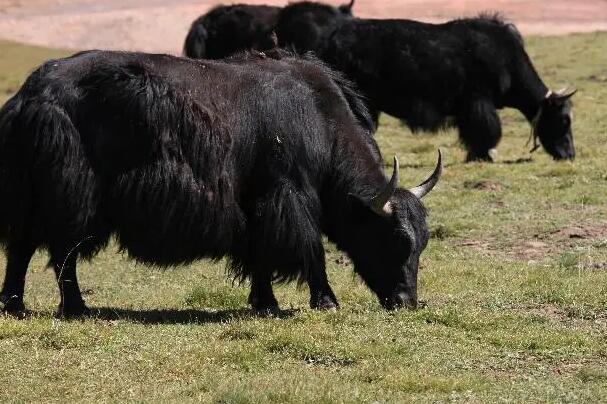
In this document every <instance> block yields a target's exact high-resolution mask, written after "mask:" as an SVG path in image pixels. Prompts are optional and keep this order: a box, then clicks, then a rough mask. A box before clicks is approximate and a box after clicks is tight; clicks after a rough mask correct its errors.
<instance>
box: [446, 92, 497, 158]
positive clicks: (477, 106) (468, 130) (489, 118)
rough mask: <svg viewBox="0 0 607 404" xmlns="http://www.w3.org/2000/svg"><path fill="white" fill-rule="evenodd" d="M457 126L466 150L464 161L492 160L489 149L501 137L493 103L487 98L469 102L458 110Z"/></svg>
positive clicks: (495, 144)
mask: <svg viewBox="0 0 607 404" xmlns="http://www.w3.org/2000/svg"><path fill="white" fill-rule="evenodd" d="M457 126H458V129H459V136H460V139H461V140H462V142H463V143H464V146H465V147H466V150H467V151H468V155H467V157H466V162H471V161H489V162H492V161H493V158H492V157H491V156H490V154H489V151H490V150H491V149H493V148H495V146H497V144H498V143H499V141H500V139H501V137H502V125H501V122H500V118H499V115H498V114H497V111H496V109H495V106H494V105H493V103H492V102H491V101H489V100H475V101H472V102H470V103H469V104H468V105H467V106H466V107H465V108H463V109H462V110H461V111H460V112H459V114H458V116H457Z"/></svg>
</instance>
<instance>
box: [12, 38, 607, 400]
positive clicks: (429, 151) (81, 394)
mask: <svg viewBox="0 0 607 404" xmlns="http://www.w3.org/2000/svg"><path fill="white" fill-rule="evenodd" d="M527 42H528V45H527V46H528V51H529V53H530V54H531V57H532V59H533V60H534V62H535V64H536V65H537V67H538V69H539V70H540V72H541V74H542V77H543V78H544V79H545V81H546V82H547V83H548V84H549V85H550V86H551V87H553V88H559V87H561V86H564V85H570V86H574V87H576V88H578V89H579V93H578V94H577V95H576V96H575V107H574V111H575V112H574V114H575V116H574V134H575V142H576V146H577V152H578V158H577V159H576V161H575V162H573V163H570V162H563V163H555V162H553V161H552V160H550V158H548V156H547V155H546V154H545V153H544V152H541V151H538V152H536V153H535V154H533V155H530V154H529V152H528V150H529V148H530V146H528V145H526V142H527V139H528V137H529V127H528V125H527V124H526V123H525V122H524V120H523V119H522V117H521V115H520V114H518V113H517V112H513V111H506V112H504V113H503V114H502V120H503V124H504V138H503V141H502V143H501V144H500V146H499V149H498V155H497V158H496V160H497V162H496V163H494V164H484V163H478V164H477V163H475V164H463V163H462V161H463V160H464V152H463V151H462V149H461V148H460V146H459V144H458V141H457V137H456V135H455V133H453V132H448V133H443V134H439V135H430V134H417V135H412V134H411V133H410V132H409V131H408V130H406V129H405V128H404V127H403V126H401V124H400V123H399V122H398V121H396V120H394V119H391V118H388V117H383V118H382V121H381V124H382V125H381V128H380V131H379V133H378V135H377V139H378V142H379V144H380V146H381V149H382V151H383V153H384V156H385V160H386V163H388V162H390V161H391V156H392V155H394V154H396V155H398V156H399V157H400V161H401V182H402V183H401V185H402V186H411V185H415V184H416V183H417V182H419V181H420V180H422V179H423V178H424V177H425V176H426V175H427V174H428V173H429V172H430V171H431V169H432V167H433V165H434V162H435V159H436V149H437V148H438V147H441V148H442V150H443V152H444V155H445V159H446V168H445V172H444V176H443V178H442V181H441V182H440V185H439V186H438V187H437V189H436V190H435V191H434V192H433V193H431V194H430V195H429V196H428V197H427V198H426V199H425V203H426V205H427V207H428V209H429V214H430V216H429V219H428V220H429V224H430V227H431V229H432V234H433V238H432V240H431V242H430V244H429V246H428V248H427V250H426V251H425V253H424V254H423V256H422V260H421V270H420V279H419V285H420V290H419V295H420V297H421V299H423V300H425V301H427V307H426V308H424V309H420V310H417V311H407V310H402V311H398V312H390V313H389V312H385V311H383V310H382V309H380V307H379V305H378V303H377V301H376V299H375V297H374V296H372V295H371V293H370V292H369V291H368V290H367V289H366V288H365V287H364V285H362V284H361V282H360V281H359V280H358V279H357V278H356V277H355V276H353V275H352V270H351V269H352V267H351V264H350V263H349V261H348V260H347V259H346V258H345V257H344V256H343V255H342V254H341V253H339V252H338V251H336V249H335V248H334V247H333V246H331V245H329V244H327V250H328V255H327V262H328V272H329V277H330V280H331V283H332V285H333V287H334V289H335V292H336V293H337V296H338V298H339V299H340V302H341V305H342V307H341V309H340V310H339V311H338V312H336V313H319V312H315V311H311V310H310V309H308V308H307V300H308V295H307V290H305V288H304V289H301V290H298V289H297V288H296V287H295V286H294V285H287V286H281V287H278V288H277V295H278V298H279V301H280V303H281V305H282V308H283V309H285V311H284V312H283V313H281V314H280V315H277V316H274V317H267V318H264V317H259V316H255V315H254V314H252V313H251V312H250V311H249V310H248V309H246V296H247V293H248V290H247V287H246V285H244V286H238V285H232V284H231V282H230V281H229V280H226V277H225V274H224V265H223V264H222V263H219V264H212V263H208V262H200V263H198V264H196V265H193V266H191V267H187V268H176V269H171V270H166V271H161V270H156V269H149V268H145V267H142V266H139V265H136V264H134V263H133V262H131V261H129V260H127V259H126V258H125V257H123V256H121V255H120V254H118V253H117V252H116V251H115V248H111V249H109V250H108V251H106V252H104V253H102V254H100V255H99V256H98V257H97V258H96V259H95V260H93V261H92V263H83V264H82V265H80V270H79V273H80V276H81V279H82V287H83V289H84V291H85V298H86V300H87V302H88V304H89V305H90V306H91V307H92V308H94V309H97V316H96V317H95V318H90V319H86V320H84V321H61V320H56V319H54V318H53V312H54V310H55V307H56V305H57V302H58V292H57V288H56V286H55V283H54V279H53V274H52V271H49V270H46V269H45V263H46V257H45V256H44V255H43V254H39V255H37V256H36V258H35V260H34V261H33V263H32V264H31V266H30V273H29V276H28V282H27V290H26V304H27V306H28V308H29V309H30V310H31V312H30V313H29V314H28V315H26V316H25V318H22V319H16V318H13V317H9V316H5V315H1V314H0V365H1V366H2V371H1V372H0V401H2V402H5V401H17V402H21V401H24V402H25V401H45V402H58V401H68V400H77V401H84V400H86V401H89V400H91V401H124V400H129V401H131V400H133V401H182V400H186V401H207V402H225V403H247V402H254V403H257V402H300V403H304V402H374V401H379V402H410V401H413V400H415V401H420V402H437V401H465V402H495V401H505V402H570V401H578V402H600V401H605V400H607V398H606V397H607V207H606V205H605V202H606V196H607V159H606V157H605V156H606V155H607V33H593V34H584V35H570V36H561V37H543V38H540V37H531V38H528V41H527ZM62 54H66V52H61V51H55V50H47V49H40V48H34V47H29V46H21V45H16V44H12V43H0V99H1V98H2V97H3V98H4V99H2V101H4V100H5V99H6V98H8V96H9V95H10V94H11V93H12V92H14V91H15V90H16V89H17V88H18V86H19V83H20V82H21V81H22V80H23V78H24V77H25V76H26V74H27V72H28V71H30V70H31V69H32V68H33V67H34V66H35V65H37V64H38V63H39V62H41V61H42V60H43V59H45V58H48V57H55V56H59V55H62ZM386 170H387V172H389V170H390V167H389V165H388V164H387V165H386ZM268 253H271V252H268ZM0 255H1V254H0ZM0 265H1V266H2V267H4V258H3V257H0Z"/></svg>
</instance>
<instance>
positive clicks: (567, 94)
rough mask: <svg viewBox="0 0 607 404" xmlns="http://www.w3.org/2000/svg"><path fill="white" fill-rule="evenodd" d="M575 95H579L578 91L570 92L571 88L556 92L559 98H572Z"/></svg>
mask: <svg viewBox="0 0 607 404" xmlns="http://www.w3.org/2000/svg"><path fill="white" fill-rule="evenodd" d="M575 93H577V90H576V89H573V90H569V87H563V88H561V89H560V90H558V91H555V92H554V95H556V96H557V97H558V98H571V97H572V96H573V95H574V94H575Z"/></svg>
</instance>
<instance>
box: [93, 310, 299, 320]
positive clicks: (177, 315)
mask: <svg viewBox="0 0 607 404" xmlns="http://www.w3.org/2000/svg"><path fill="white" fill-rule="evenodd" d="M298 311H299V310H297V309H287V310H276V311H270V312H265V311H264V312H260V311H256V310H253V309H248V308H242V309H228V310H217V311H210V310H196V309H150V310H146V309H144V310H132V309H121V308H113V307H99V308H95V309H92V310H91V315H90V316H89V318H92V319H97V320H106V321H117V320H120V321H129V322H133V323H140V324H213V323H227V322H230V321H234V320H249V319H254V318H259V317H269V318H281V319H284V318H289V317H293V315H295V313H296V312H298Z"/></svg>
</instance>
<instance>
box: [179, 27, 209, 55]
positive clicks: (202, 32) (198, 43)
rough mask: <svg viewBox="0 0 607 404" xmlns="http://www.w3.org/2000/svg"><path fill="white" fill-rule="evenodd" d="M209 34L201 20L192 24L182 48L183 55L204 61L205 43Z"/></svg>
mask: <svg viewBox="0 0 607 404" xmlns="http://www.w3.org/2000/svg"><path fill="white" fill-rule="evenodd" d="M208 38H209V33H208V31H207V29H206V28H205V26H204V21H203V19H202V18H199V19H197V20H196V21H194V23H192V26H191V27H190V31H189V32H188V36H187V37H186V39H185V44H184V46H183V54H184V55H185V56H187V57H189V58H192V59H204V58H205V57H206V54H207V48H206V42H207V39H208Z"/></svg>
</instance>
